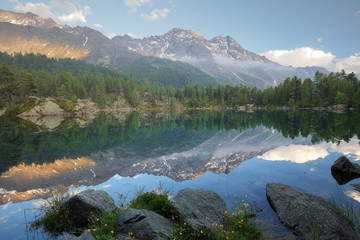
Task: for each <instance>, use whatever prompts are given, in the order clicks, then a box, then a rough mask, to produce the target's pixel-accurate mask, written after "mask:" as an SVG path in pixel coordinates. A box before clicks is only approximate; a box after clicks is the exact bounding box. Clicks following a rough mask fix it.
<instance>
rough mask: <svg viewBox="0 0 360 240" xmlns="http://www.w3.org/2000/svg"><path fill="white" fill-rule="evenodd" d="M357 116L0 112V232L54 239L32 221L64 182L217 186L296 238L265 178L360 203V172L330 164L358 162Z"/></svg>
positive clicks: (79, 186)
mask: <svg viewBox="0 0 360 240" xmlns="http://www.w3.org/2000/svg"><path fill="white" fill-rule="evenodd" d="M359 123H360V113H358V112H354V111H350V112H346V113H334V112H328V111H300V110H299V111H255V112H250V113H246V112H239V111H222V112H210V111H191V112H185V113H182V114H181V115H172V114H161V113H147V114H139V113H127V114H123V115H121V116H119V115H113V114H108V115H100V116H98V117H97V118H96V119H94V120H93V121H91V122H90V123H88V124H87V125H85V126H82V127H80V126H79V124H77V121H76V119H66V120H65V121H63V122H62V123H61V124H60V125H59V126H58V127H56V128H55V129H53V130H52V131H39V129H38V128H37V127H36V126H34V124H31V123H30V122H26V121H24V120H20V119H14V120H10V119H6V118H0V128H1V132H0V171H1V172H0V239H4V240H11V239H14V240H22V239H49V236H48V235H47V234H46V233H44V232H41V231H27V228H26V226H27V224H28V223H29V222H31V221H32V220H34V218H35V217H36V215H37V212H38V210H37V209H38V208H40V207H41V206H43V205H44V204H46V203H47V201H46V199H47V198H48V197H49V196H50V194H51V192H52V191H53V190H54V189H56V188H59V187H61V188H64V189H66V190H68V191H69V192H71V193H76V192H79V191H82V190H85V189H101V190H105V191H106V192H108V193H109V194H110V195H111V196H112V197H113V198H114V199H115V200H119V199H118V196H119V193H122V194H124V195H126V196H127V199H131V198H132V197H133V196H134V194H135V192H136V191H137V190H138V189H140V188H144V189H145V191H152V190H155V189H157V188H159V186H160V185H161V186H163V187H165V188H166V189H168V190H170V193H171V197H173V196H175V195H176V193H177V192H178V191H179V190H181V189H183V188H194V189H199V188H203V189H206V190H213V191H215V192H216V193H218V194H219V195H220V196H221V197H222V198H223V199H224V200H225V201H226V202H227V204H228V207H229V209H231V208H232V207H233V206H234V204H235V200H238V201H241V200H245V201H246V202H247V203H254V204H255V206H256V208H257V209H259V212H258V214H257V220H256V221H257V223H258V224H259V225H260V226H262V227H263V229H264V232H265V235H266V236H268V238H269V239H294V235H293V234H292V233H291V232H290V231H288V230H287V229H286V228H285V227H283V226H282V224H281V223H280V221H279V220H278V217H277V216H276V214H275V213H274V211H273V210H272V209H271V207H270V206H269V204H268V202H267V199H266V196H265V186H266V183H268V182H278V183H282V184H287V185H289V186H292V187H294V188H296V189H298V190H301V191H303V192H307V193H311V194H315V195H318V196H321V197H323V198H325V199H328V200H331V201H335V202H337V203H338V204H340V203H341V202H344V201H346V202H349V203H352V204H353V205H354V207H355V208H356V209H357V210H360V192H358V191H357V190H356V187H357V186H359V185H357V184H360V179H354V180H352V181H350V182H347V183H345V182H343V181H341V180H340V181H339V180H338V181H339V183H338V181H337V180H336V179H335V178H334V177H333V176H332V174H331V171H330V166H331V164H332V163H333V162H334V161H335V160H336V159H337V158H338V157H340V156H341V155H346V156H347V157H348V158H349V159H350V160H352V161H357V160H360V141H359V136H360V124H359ZM245 195H247V197H245ZM260 209H261V210H260ZM60 239H61V238H60Z"/></svg>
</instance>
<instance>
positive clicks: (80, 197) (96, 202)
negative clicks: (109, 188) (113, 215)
mask: <svg viewBox="0 0 360 240" xmlns="http://www.w3.org/2000/svg"><path fill="white" fill-rule="evenodd" d="M61 207H64V208H65V209H66V210H67V211H68V212H69V221H70V222H71V223H72V225H73V226H75V227H79V228H81V227H86V226H87V224H88V218H89V217H90V215H91V213H92V214H95V215H96V214H100V213H101V212H103V211H106V212H108V211H114V210H115V209H116V205H115V202H114V199H113V198H112V197H111V196H110V195H109V194H108V193H106V192H105V191H103V190H94V189H89V190H86V191H83V192H81V193H78V194H76V195H75V196H73V197H71V198H69V199H68V200H66V201H64V202H63V203H62V206H61Z"/></svg>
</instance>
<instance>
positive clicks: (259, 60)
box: [111, 28, 327, 89]
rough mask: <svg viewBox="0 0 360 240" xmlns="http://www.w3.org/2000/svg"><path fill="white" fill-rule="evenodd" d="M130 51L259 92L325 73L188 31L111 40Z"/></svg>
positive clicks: (226, 38) (126, 36) (226, 40)
mask: <svg viewBox="0 0 360 240" xmlns="http://www.w3.org/2000/svg"><path fill="white" fill-rule="evenodd" d="M111 41H112V42H113V43H115V44H116V45H117V46H121V47H123V48H127V49H128V50H130V51H133V52H136V53H139V54H142V55H145V56H155V57H160V58H168V59H171V60H178V61H183V62H187V63H190V64H193V65H194V66H196V67H199V68H200V69H201V70H203V71H204V72H206V73H208V74H210V75H212V76H213V77H215V78H216V79H217V80H218V82H220V83H221V84H230V85H240V84H244V85H248V86H251V87H258V88H261V89H264V88H267V87H271V86H276V85H277V84H279V83H280V82H282V81H284V79H285V78H287V77H292V76H295V75H296V76H298V77H300V78H303V79H304V78H308V77H309V78H313V76H314V74H315V72H316V71H318V70H319V71H321V72H326V73H327V71H326V70H325V69H322V68H317V67H312V68H293V67H285V66H281V65H279V64H277V63H274V62H272V61H270V60H268V59H267V58H266V57H263V56H260V55H258V54H255V53H253V52H250V51H248V50H246V49H244V48H243V47H242V46H241V45H240V44H239V43H238V42H236V41H235V40H234V39H233V38H231V37H230V36H226V37H221V36H217V37H214V38H212V39H210V40H207V39H205V38H204V37H203V36H201V35H200V34H199V33H197V32H195V31H191V30H183V29H179V28H174V29H172V30H171V31H169V32H167V33H166V34H164V35H161V36H152V37H148V38H143V39H134V38H131V37H130V36H128V35H125V36H116V37H114V38H113V39H112V40H111Z"/></svg>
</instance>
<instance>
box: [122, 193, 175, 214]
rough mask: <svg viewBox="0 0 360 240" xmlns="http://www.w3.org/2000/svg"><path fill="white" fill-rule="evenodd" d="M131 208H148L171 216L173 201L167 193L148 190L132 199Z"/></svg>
mask: <svg viewBox="0 0 360 240" xmlns="http://www.w3.org/2000/svg"><path fill="white" fill-rule="evenodd" d="M129 207H130V208H136V209H147V210H150V211H153V212H156V213H158V214H160V215H162V216H164V217H166V218H170V217H171V214H172V212H171V201H170V200H169V199H168V196H167V195H164V194H156V193H154V192H146V193H142V194H139V195H138V196H136V198H134V199H133V200H131V201H130V205H129Z"/></svg>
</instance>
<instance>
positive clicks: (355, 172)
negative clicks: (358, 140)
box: [331, 156, 360, 185]
mask: <svg viewBox="0 0 360 240" xmlns="http://www.w3.org/2000/svg"><path fill="white" fill-rule="evenodd" d="M331 174H332V176H333V177H334V178H335V180H336V181H337V183H338V184H340V185H343V184H346V183H347V182H349V181H351V180H353V179H355V178H359V177H360V165H359V164H357V163H352V162H350V160H349V159H348V158H347V157H346V156H341V157H339V158H338V159H337V160H336V161H335V162H334V163H333V164H332V165H331Z"/></svg>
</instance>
